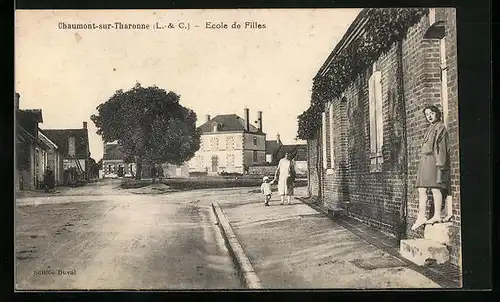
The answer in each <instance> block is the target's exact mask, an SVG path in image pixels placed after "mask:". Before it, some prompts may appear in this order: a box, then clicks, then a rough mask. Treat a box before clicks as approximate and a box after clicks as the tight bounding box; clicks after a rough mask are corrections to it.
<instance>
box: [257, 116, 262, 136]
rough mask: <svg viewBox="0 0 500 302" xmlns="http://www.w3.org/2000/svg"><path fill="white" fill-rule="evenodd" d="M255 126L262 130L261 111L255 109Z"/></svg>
mask: <svg viewBox="0 0 500 302" xmlns="http://www.w3.org/2000/svg"><path fill="white" fill-rule="evenodd" d="M257 128H258V129H259V132H262V111H257Z"/></svg>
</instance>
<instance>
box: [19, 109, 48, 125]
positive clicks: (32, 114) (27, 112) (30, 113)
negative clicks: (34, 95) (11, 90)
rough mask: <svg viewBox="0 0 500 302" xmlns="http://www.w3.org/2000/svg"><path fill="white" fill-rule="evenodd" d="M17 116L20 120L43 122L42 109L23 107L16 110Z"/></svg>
mask: <svg viewBox="0 0 500 302" xmlns="http://www.w3.org/2000/svg"><path fill="white" fill-rule="evenodd" d="M18 118H19V119H20V120H21V121H26V120H31V121H33V122H37V123H43V118H42V109H23V110H19V111H18Z"/></svg>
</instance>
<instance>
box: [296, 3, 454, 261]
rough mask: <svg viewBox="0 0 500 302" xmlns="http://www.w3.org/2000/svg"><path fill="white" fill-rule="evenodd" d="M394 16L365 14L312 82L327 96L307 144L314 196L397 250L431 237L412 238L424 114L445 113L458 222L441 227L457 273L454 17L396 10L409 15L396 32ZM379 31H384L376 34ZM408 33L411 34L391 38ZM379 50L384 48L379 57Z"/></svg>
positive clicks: (449, 12) (442, 11) (419, 233)
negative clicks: (387, 237) (428, 110)
mask: <svg viewBox="0 0 500 302" xmlns="http://www.w3.org/2000/svg"><path fill="white" fill-rule="evenodd" d="M391 10H392V9H391ZM391 10H388V9H382V10H381V9H372V8H370V9H364V10H362V11H361V12H360V14H359V15H358V16H357V18H356V19H355V20H354V22H353V23H352V24H351V26H350V27H349V28H348V30H347V32H346V33H345V35H344V37H343V38H342V39H341V40H340V42H339V43H338V44H337V45H336V46H335V48H334V49H333V51H332V52H331V54H330V55H329V56H328V58H327V59H326V61H325V63H324V64H323V66H322V67H321V68H320V69H319V71H318V73H317V75H316V77H315V79H314V83H315V88H313V89H318V94H317V95H331V97H329V98H325V99H323V100H322V101H321V103H319V104H320V105H317V106H318V108H319V110H320V111H319V114H320V115H319V120H320V121H321V122H320V123H319V129H316V130H314V136H311V137H309V138H308V141H307V149H308V167H309V169H308V175H309V192H310V194H311V195H312V196H314V197H317V198H318V200H319V203H320V204H321V205H322V206H323V207H325V208H329V209H337V208H343V209H348V211H346V213H348V215H349V216H351V217H352V218H355V219H359V220H361V221H363V222H365V223H367V224H368V225H370V226H372V227H374V228H377V229H379V230H382V231H384V232H386V233H388V234H392V235H394V236H396V237H397V238H399V239H400V240H401V242H403V241H405V242H407V241H408V240H409V239H413V238H422V237H423V235H424V234H423V233H424V229H425V228H420V229H417V230H415V231H412V230H411V226H412V225H413V223H414V222H415V220H416V214H417V212H418V194H417V191H416V189H415V180H416V175H417V169H418V163H419V158H420V148H421V143H422V139H423V136H424V133H425V131H426V128H427V126H428V124H427V122H426V120H425V119H424V116H423V114H422V110H423V108H424V107H425V106H426V105H427V104H434V105H436V106H438V107H439V108H441V111H442V112H443V121H444V123H445V125H446V127H447V130H448V132H449V146H450V148H451V158H450V161H451V167H452V168H451V175H450V176H451V180H452V181H451V192H450V196H451V202H452V205H453V214H454V215H453V216H454V218H453V220H452V223H450V224H451V225H450V224H440V225H441V226H439V227H442V228H447V231H449V233H448V234H451V235H450V241H449V242H448V243H447V244H446V247H447V248H448V249H449V250H450V254H449V256H450V258H449V261H450V262H451V263H452V264H459V263H460V261H461V260H460V258H461V256H460V253H461V252H460V250H461V239H460V226H461V222H460V221H461V219H460V175H459V173H460V172H459V161H460V159H459V143H458V139H459V134H458V123H459V122H458V88H457V58H456V56H457V46H456V21H455V20H456V19H455V18H456V16H455V9H449V8H435V9H433V8H431V9H398V10H400V11H403V12H402V16H403V18H401V19H400V20H399V21H398V22H399V23H398V22H392V23H391V22H388V21H387V17H388V15H391V14H392V13H393V12H395V11H391ZM384 18H385V19H384ZM381 20H382V21H381ZM384 20H386V21H387V22H386V21H384ZM401 20H404V21H401ZM377 22H378V23H377ZM380 22H382V23H383V24H386V25H384V26H383V28H384V29H383V30H379V31H377V32H375V31H374V30H373V29H374V28H380V26H377V25H376V24H379V25H380V24H382V23H380ZM391 26H392V27H391ZM402 28H403V30H406V31H405V33H406V35H404V34H402V35H398V36H396V35H395V36H391V35H392V33H398V32H401V31H402ZM370 39H371V41H370ZM370 43H372V44H370ZM379 45H385V46H386V48H385V49H383V50H382V49H379V50H380V51H378V52H377V47H379ZM367 47H372V48H371V49H368V48H367ZM382 47H384V46H382ZM372 54H376V55H372ZM361 60H365V61H363V62H364V63H366V64H365V65H362V63H360V62H361ZM354 64H359V65H358V67H357V68H353V67H351V66H355V65H354ZM339 70H344V71H343V72H338V71H339ZM346 70H347V71H346ZM324 80H327V81H324ZM322 82H323V83H329V84H321V83H322ZM331 83H338V85H335V84H331ZM344 84H345V85H344ZM328 85H330V86H328ZM323 92H326V93H331V94H322V93H323ZM314 95H315V94H314V92H313V98H314ZM312 103H315V104H318V100H317V99H316V100H312ZM311 108H313V106H311ZM307 112H308V111H306V113H307ZM310 112H313V111H310ZM310 114H313V113H310ZM310 119H313V118H311V116H310ZM299 124H300V120H299ZM429 198H431V197H429ZM448 201H449V199H448ZM432 244H434V245H436V246H437V247H440V245H438V244H437V243H436V242H434V241H433V243H432ZM415 248H416V249H418V247H415Z"/></svg>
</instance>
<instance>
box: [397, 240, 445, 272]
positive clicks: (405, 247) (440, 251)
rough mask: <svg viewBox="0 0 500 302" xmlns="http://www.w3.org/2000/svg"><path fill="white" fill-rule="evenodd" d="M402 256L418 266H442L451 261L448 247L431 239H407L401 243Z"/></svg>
mask: <svg viewBox="0 0 500 302" xmlns="http://www.w3.org/2000/svg"><path fill="white" fill-rule="evenodd" d="M399 248H400V250H399V252H400V254H401V255H402V256H403V257H404V258H406V259H408V260H410V261H411V262H413V263H415V264H417V265H421V266H424V265H428V264H431V263H434V262H436V263H438V264H442V263H445V262H447V261H448V260H449V259H450V252H449V251H448V248H447V247H446V245H444V244H441V243H439V242H436V241H433V240H429V239H423V238H421V239H407V240H401V242H400V247H399Z"/></svg>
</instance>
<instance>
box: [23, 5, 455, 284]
mask: <svg viewBox="0 0 500 302" xmlns="http://www.w3.org/2000/svg"><path fill="white" fill-rule="evenodd" d="M14 38H15V66H14V67H15V76H14V77H15V79H14V80H15V87H14V89H15V94H14V104H15V109H14V110H15V118H14V122H15V126H14V129H15V131H14V134H13V135H14V137H13V138H14V142H15V145H14V148H15V152H14V154H15V160H14V176H13V177H14V184H15V188H14V190H15V193H14V194H15V201H14V203H15V209H14V215H15V217H14V232H15V234H14V236H15V237H14V247H15V251H14V253H15V256H14V262H15V263H14V266H15V271H14V285H15V290H16V291H41V290H43V291H60V290H273V289H352V290H365V289H459V288H462V287H463V278H462V277H463V268H462V267H463V266H462V247H463V246H462V235H461V226H462V219H461V190H460V180H461V177H460V171H461V167H460V142H459V128H460V124H459V91H458V72H459V71H458V60H457V22H456V9H455V8H453V7H439V8H432V7H427V8H324V9H172V10H161V9H159V10H23V9H17V10H15V29H14ZM462 168H463V167H462Z"/></svg>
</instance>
